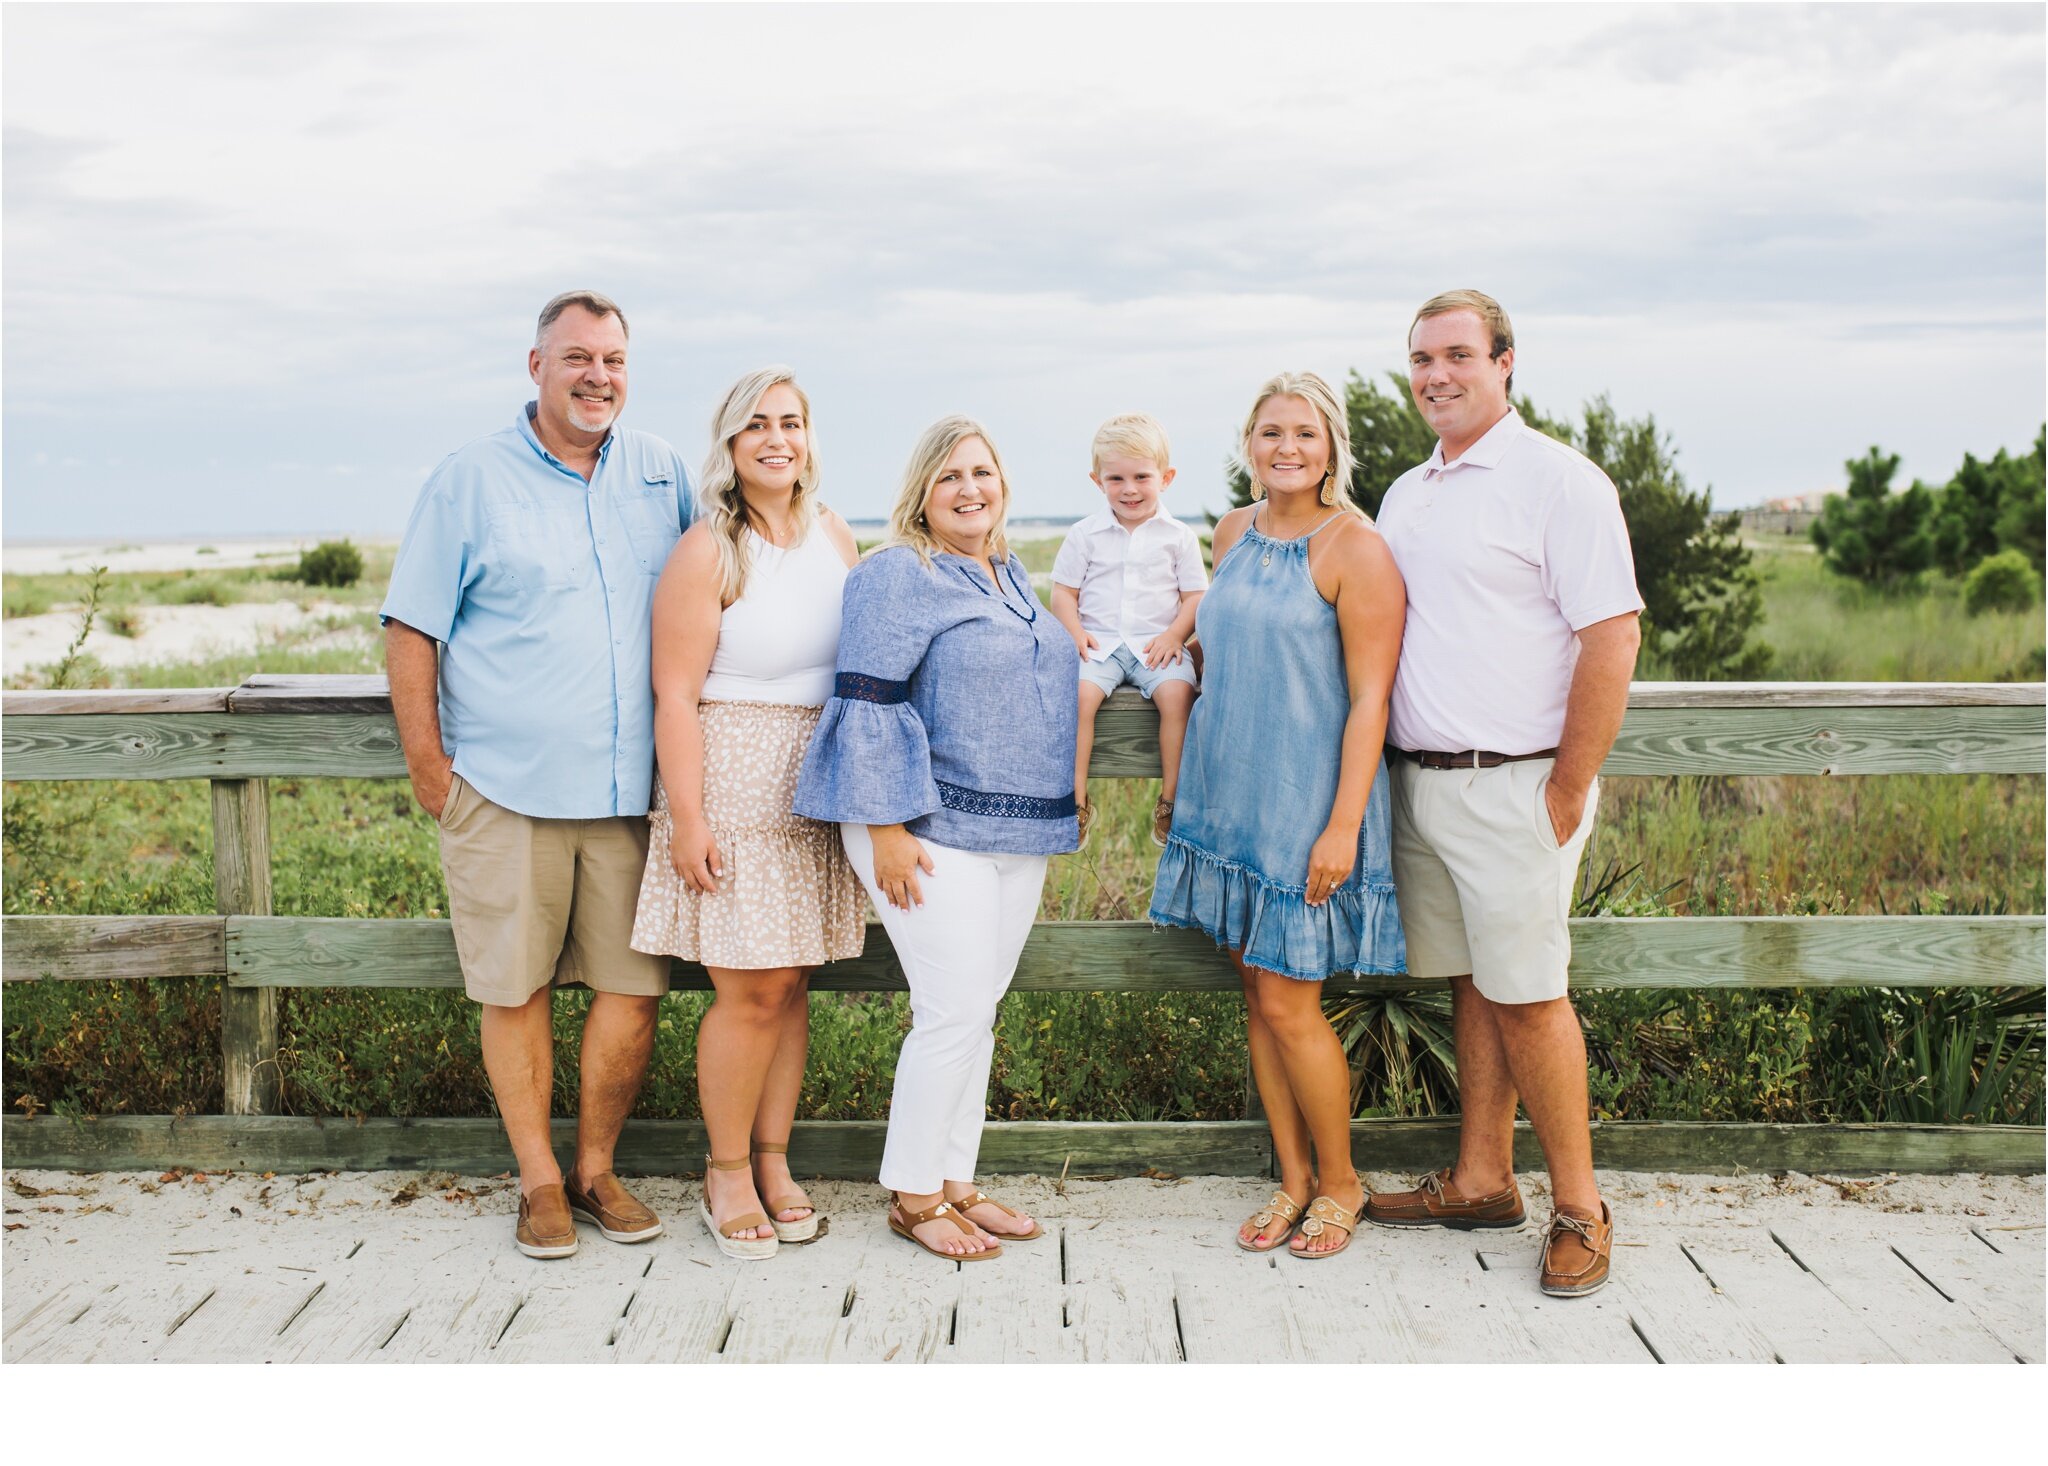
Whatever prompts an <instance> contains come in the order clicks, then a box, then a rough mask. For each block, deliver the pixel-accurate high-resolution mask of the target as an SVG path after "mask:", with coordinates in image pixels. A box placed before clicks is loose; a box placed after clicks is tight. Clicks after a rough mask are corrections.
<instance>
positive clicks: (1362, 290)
mask: <svg viewBox="0 0 2048 1466" xmlns="http://www.w3.org/2000/svg"><path fill="white" fill-rule="evenodd" d="M0 23H4V39H5V59H4V78H0V80H4V97H5V100H4V129H5V138H4V144H5V158H4V165H5V172H4V211H5V218H4V261H0V263H4V271H5V275H4V297H0V309H4V329H5V342H4V347H5V349H4V369H5V387H6V391H5V400H4V417H5V423H4V426H5V457H4V468H5V475H6V498H5V530H6V533H7V535H8V537H9V538H10V539H28V538H40V537H55V536H106V535H113V534H119V535H122V536H124V537H140V536H150V537H164V536H176V535H185V534H192V535H221V534H227V533H233V532H237V531H245V532H257V531H287V532H317V531H327V530H333V531H349V532H354V533H358V534H386V535H395V534H396V533H397V532H398V531H399V530H400V529H401V528H402V527H403V525H404V523H405V517H406V514H407V512H408V510H409V508H410V506H411V503H412V501H413V498H414V496H415V494H416V492H417V490H418V487H419V485H420V483H421V481H422V479H423V478H424V477H425V475H426V474H427V473H428V472H429V471H430V470H431V469H432V467H433V465H434V464H435V463H436V462H438V461H439V460H440V459H441V458H442V457H443V456H444V455H445V454H446V453H448V452H449V451H450V450H452V449H454V448H455V447H457V446H459V445H460V444H462V443H463V442H465V441H467V440H468V439H470V438H472V437H475V436H477V435H479V434H482V433H485V432H489V431H491V430H493V429H495V428H497V427H499V426H501V425H503V424H504V423H507V422H509V421H510V420H511V419H512V416H513V414H514V412H515V411H516V410H517V409H518V407H519V404H520V403H522V402H523V401H525V400H526V394H527V392H528V390H529V386H530V384H529V383H528V381H527V378H526V363H525V353H526V348H527V346H528V344H529V343H530V339H531V330H532V319H533V315H534V312H535V311H536V310H537V308H538V307H539V305H540V304H541V302H542V301H543V300H545V299H546V298H547V297H548V296H549V295H550V294H552V293H554V292H555V291H556V290H558V289H563V288H568V287H572V286H590V287H593V288H596V289H599V290H603V291H605V292H607V293H609V294H611V295H613V296H614V297H615V298H616V299H617V300H618V301H619V302H620V304H621V305H622V306H623V307H624V308H625V310H626V313H627V315H628V317H629V319H630V321H631V324H632V328H633V344H632V374H631V399H630V402H629V404H628V406H627V409H626V415H625V421H626V423H627V424H629V425H631V426H634V427H638V428H641V429H644V430H647V431H651V432H655V433H658V434H661V435H662V436H664V437H667V438H669V439H670V440H671V441H672V442H674V443H675V444H676V445H677V447H678V448H680V449H681V450H682V452H683V455H684V458H685V459H686V461H688V462H690V463H692V464H694V463H696V462H697V461H698V460H699V459H700V458H701V456H702V454H703V451H704V447H705V432H706V427H705V423H706V419H707V418H708V416H709V413H710V409H711V406H712V404H713V402H714V400H715V398H716V397H717V395H718V394H719V393H720V392H721V391H722V390H723V388H724V387H725V386H726V384H727V383H729V382H730V381H731V380H732V379H733V378H734V377H735V376H737V375H738V374H739V373H740V372H742V371H744V370H746V369H749V368H752V367H754V366H757V365H760V364H763V363H766V362H771V361H786V362H788V363H790V364H791V365H793V366H794V367H795V368H796V370H797V372H798V374H799V377H800V379H801V380H802V381H803V383H804V384H805V386H806V387H807V389H808V390H809V392H810V394H811V398H812V403H813V408H814V413H815V419H816V421H815V434H816V441H817V443H818V445H819V450H820V459H821V463H822V466H823V468H824V471H825V479H824V483H825V496H826V498H827V500H828V501H829V502H831V503H832V504H834V505H835V507H837V508H839V509H840V510H842V511H843V512H845V513H847V514H848V515H851V516H854V517H870V516H879V515H881V514H883V513H885V512H886V509H887V506H888V503H889V501H890V499H891V498H892V497H893V494H894V490H895V486H896V479H897V475H898V473H899V472H900V470H901V467H902V464H903V460H904V458H905V457H906V456H907V454H908V451H909V448H910V445H911V443H912V441H913V440H914V439H915V437H916V435H917V433H918V432H919V431H920V429H921V428H922V427H923V426H924V425H925V424H926V423H928V422H930V421H931V420H932V419H934V418H936V417H938V416H940V415H942V414H944V413H948V412H956V411H964V412H967V413H971V414H973V415H975V416H977V417H979V418H981V419H982V420H983V421H984V422H985V423H986V424H987V425H988V426H989V428H990V429H991V432H992V434H993V436H994V437H995V439H996V441H997V443H998V444H999V446H1000V447H1001V448H1002V450H1003V452H1004V454H1005V456H1006V458H1007V459H1008V460H1009V464H1010V467H1011V470H1012V475H1013V477H1014V478H1015V480H1016V483H1015V489H1016V494H1017V503H1016V510H1015V512H1017V513H1019V514H1060V513H1071V512H1085V511H1087V510H1088V509H1090V508H1091V507H1092V506H1093V505H1094V504H1098V503H1099V502H1100V499H1099V496H1096V495H1095V491H1094V489H1093V488H1092V486H1091V485H1090V484H1089V483H1088V481H1087V478H1086V473H1087V468H1088V461H1087V448H1088V440H1089V437H1090V435H1091V434H1092V432H1093V430H1094V427H1095V425H1096V424H1097V423H1098V422H1099V421H1100V420H1101V419H1102V418H1104V417H1106V416H1108V415H1110V414H1112V413H1115V412H1121V411H1129V410H1133V409H1143V410H1146V411H1150V412H1152V413H1154V414H1156V415H1157V416H1159V417H1160V418H1161V419H1162V421H1164V423H1165V424H1166V426H1167V428H1168V431H1169V432H1170V434H1171V435H1172V438H1173V442H1174V448H1175V457H1176V459H1177V461H1178V465H1179V467H1180V469H1181V476H1180V480H1179V482H1178V483H1177V484H1176V485H1175V486H1174V489H1173V491H1172V495H1171V500H1170V502H1171V503H1172V504H1173V506H1174V507H1175V508H1176V509H1177V510H1178V511H1179V512H1181V513H1184V514H1188V515H1193V514H1195V513H1196V512H1198V511H1199V510H1200V509H1201V508H1203V507H1204V506H1211V507H1214V506H1219V505H1220V504H1221V503H1222V502H1223V498H1224V495H1223V490H1222V486H1221V485H1222V469H1221V461H1222V459H1223V456H1224V454H1225V452H1226V450H1227V448H1228V447H1229V444H1230V441H1231V438H1232V435H1233V432H1234V429H1235V425H1236V422H1237V421H1238V419H1239V418H1240V417H1241V415H1242V414H1243V412H1244V410H1245V409H1246V407H1247V406H1248V405H1249V397H1250V394H1251V391H1252V389H1253V388H1255V387H1256V385H1257V384H1258V382H1259V381H1260V380H1261V379H1262V378H1264V377H1265V376H1267V375H1269V374H1271V373H1272V372H1274V371H1278V370H1282V369H1288V368H1303V367H1306V368H1311V369H1314V370H1317V371H1320V372H1322V373H1324V374H1325V375H1326V376H1330V377H1332V378H1336V377H1339V376H1341V374H1342V373H1343V372H1345V371H1346V370H1347V369H1349V368H1352V367H1356V368H1358V369H1359V370H1361V371H1363V372H1366V373H1368V374H1370V373H1380V372H1385V371H1386V370H1388V369H1391V368H1396V367H1399V366H1400V365H1401V360H1402V355H1403V333H1404V330H1405V328H1406V326H1407V323H1408V319H1409V316H1410V314H1411V313H1412V312H1413V309H1414V307H1415V306H1416V304H1417V303H1419V302H1420V301H1421V300H1422V299H1423V298H1425V297H1427V296H1428V295H1430V294H1432V293H1434V292H1436V291H1437V290H1440V289H1445V288H1450V287H1456V286H1476V287H1478V288H1481V289H1484V290H1487V291H1490V292H1491V293H1493V294H1495V295H1497V296H1498V297H1499V298H1500V299H1501V300H1502V301H1503V302H1504V303H1505V304H1506V306H1507V307H1508V310H1509V311H1510V313H1511V314H1512V316H1513V317H1514V320H1515V325H1516V330H1517V334H1518V336H1519V338H1520V344H1519V351H1518V357H1519V362H1518V370H1517V378H1516V386H1517V388H1518V389H1521V390H1524V391H1527V392H1528V393H1530V394H1531V395H1532V396H1533V397H1534V398H1535V399H1536V400H1537V401H1538V402H1539V403H1540V404H1541V405H1543V406H1544V407H1545V408H1547V409H1549V410H1551V411H1554V412H1555V411H1569V410H1571V409H1573V408H1574V407H1575V406H1576V404H1578V403H1579V402H1581V401H1582V400H1584V399H1585V398H1587V397H1589V396H1591V395H1593V394H1595V393H1599V392H1607V393H1610V394H1611V395H1612V397H1613V399H1614V402H1615V404H1616V405H1617V407H1619V408H1620V409H1621V410H1622V411H1623V412H1625V413H1628V414H1631V415H1633V414H1639V413H1643V412H1654V413H1655V414H1656V416H1657V419H1658V422H1659V423H1660V424H1661V425H1662V426H1663V427H1664V428H1665V429H1666V430H1667V431H1668V432H1669V433H1670V435H1671V436H1672V438H1673V439H1674V440H1675V442H1676V444H1677V445H1678V448H1679V451H1680V466H1681V468H1682V469H1683V470H1684V471H1685V473H1686V474H1687V476H1688V478H1689V479H1690V480H1691V481H1692V482H1693V483H1694V484H1695V485H1711V487H1712V488H1713V491H1714V495H1715V498H1716V501H1717V502H1718V503H1720V504H1722V505H1724V506H1730V505H1739V504H1747V503H1752V502H1755V501H1757V500H1759V499H1762V498H1765V497H1769V496H1774V495H1779V494H1788V493H1799V492H1804V491H1807V490H1811V489H1816V488H1824V487H1830V486H1833V485H1835V484H1837V483H1838V482H1839V480H1840V478H1841V463H1842V460H1843V459H1845V458H1848V457H1851V456H1855V455H1858V454H1860V453H1861V452H1862V451H1863V450H1864V449H1865V448H1866V447H1868V446H1869V445H1870V444H1872V443H1881V444H1883V445H1884V446H1885V447H1887V448H1888V449H1890V450H1893V451H1896V452H1900V453H1903V454H1904V455H1905V460H1906V462H1905V472H1904V474H1902V478H1903V477H1904V476H1905V475H1907V474H1917V475H1920V476H1922V477H1926V478H1929V479H1933V480H1940V479H1944V478H1946V477H1947V475H1948V473H1949V472H1950V471H1951V470H1952V469H1953V468H1954V466H1955V464H1956V463H1957V462H1958V461H1959V460H1960V458H1961V456H1962V454H1963V452H1964V451H1965V450H1973V451H1976V452H1979V453H1989V452H1991V451H1993V450H1995V449H1996V448H1998V447H2000V446H2006V447H2012V448H2023V447H2025V446H2026V445H2027V444H2028V443H2029V442H2031V440H2032V438H2033V436H2034V433H2035V431H2036V429H2037V428H2038V426H2039V424H2040V422H2041V419H2042V416H2043V411H2044V408H2043V401H2044V395H2048V382H2044V365H2043V362H2044V356H2043V352H2044V342H2043V334H2044V332H2043V313H2044V291H2043V277H2044V269H2043V259H2044V233H2043V217H2044V214H2043V209H2044V157H2043V149H2044V144H2043V138H2044V132H2048V127H2044V117H2043V81H2042V78H2043V70H2044V59H2048V58H2044V47H2043V31H2042V23H2043V10H2042V7H2040V6H2039V5H2032V4H2028V5H1993V6H1963V5H1929V6H1924V7H1923V6H1886V7H1866V6H1856V5H1828V6H1819V7H1778V6H1764V5H1738V6H1729V7H1719V6H1690V5H1682V6H1671V7H1663V6H1637V7H1607V6H1598V7H1594V6H1585V7H1563V6H1560V7H1554V8H1553V7H1548V6H1541V5H1530V6H1515V7H1512V8H1506V7H1503V8H1496V7H1493V6H1488V5H1455V6H1427V7H1424V6H1416V7H1407V6H1401V7H1367V6H1359V7H1353V6H1339V5H1312V6H1281V5H1263V6H1256V7H1237V6H1189V5H1173V4H1162V5H1133V6H1105V5H1086V6H1081V5H1073V6H1067V5H1057V6H995V5H989V6H881V5H833V6H818V7H811V6H790V7H783V6H771V5H749V6H738V7H726V6H680V5H679V6H668V5H622V6H591V5H583V6H561V7H557V6H546V5H533V6H526V5H522V6H505V5H474V6H468V5H458V6H381V5H380V6H333V5H272V6H258V7H212V6H181V5H151V6H143V7H129V6H115V5H63V6H47V5H33V6H32V5H22V4H10V5H7V6H6V7H5V10H4V18H0Z"/></svg>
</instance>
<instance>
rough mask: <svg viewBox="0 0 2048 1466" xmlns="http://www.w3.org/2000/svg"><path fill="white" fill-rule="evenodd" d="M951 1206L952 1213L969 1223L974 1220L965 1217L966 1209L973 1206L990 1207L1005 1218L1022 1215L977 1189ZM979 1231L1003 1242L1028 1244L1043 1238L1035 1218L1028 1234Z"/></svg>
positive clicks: (983, 1228)
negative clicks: (1037, 1238) (1034, 1239)
mask: <svg viewBox="0 0 2048 1466" xmlns="http://www.w3.org/2000/svg"><path fill="white" fill-rule="evenodd" d="M952 1205H953V1210H954V1211H956V1212H958V1213H960V1215H961V1216H963V1217H966V1218H967V1220H968V1221H970V1222H972V1221H974V1218H973V1217H969V1216H967V1209H968V1208H969V1207H973V1206H992V1207H994V1208H995V1209H996V1210H997V1211H999V1212H1001V1213H1002V1214H1003V1215H1004V1216H1006V1217H1016V1216H1022V1215H1023V1213H1022V1212H1019V1211H1016V1210H1013V1209H1012V1208H1010V1207H1007V1206H1004V1205H1003V1204H1002V1203H1001V1202H1000V1201H997V1200H996V1199H995V1198H994V1197H993V1196H990V1195H989V1194H988V1193H987V1192H986V1191H983V1190H981V1189H980V1188H979V1187H976V1188H975V1192H974V1195H972V1196H968V1197H963V1198H961V1199H960V1200H958V1201H955V1202H953V1204H952ZM976 1225H977V1226H979V1225H980V1224H979V1223H976ZM981 1230H982V1231H984V1232H988V1234H989V1236H991V1237H994V1238H996V1239H997V1240H999V1241H1003V1242H1029V1241H1031V1240H1032V1238H1034V1237H1043V1236H1044V1235H1045V1228H1044V1227H1042V1226H1040V1225H1039V1224H1038V1221H1037V1219H1036V1218H1033V1219H1032V1222H1031V1230H1030V1231H1028V1232H989V1229H988V1228H987V1227H982V1229H981Z"/></svg>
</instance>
